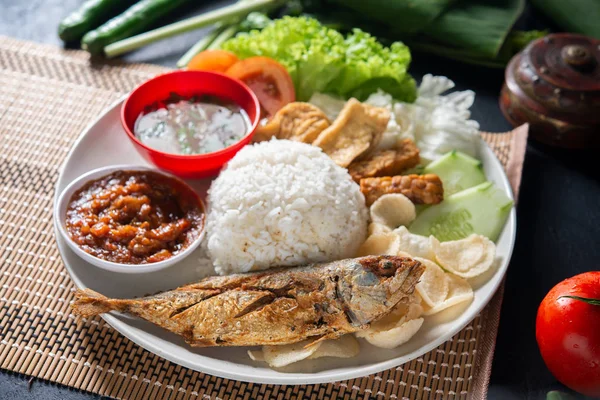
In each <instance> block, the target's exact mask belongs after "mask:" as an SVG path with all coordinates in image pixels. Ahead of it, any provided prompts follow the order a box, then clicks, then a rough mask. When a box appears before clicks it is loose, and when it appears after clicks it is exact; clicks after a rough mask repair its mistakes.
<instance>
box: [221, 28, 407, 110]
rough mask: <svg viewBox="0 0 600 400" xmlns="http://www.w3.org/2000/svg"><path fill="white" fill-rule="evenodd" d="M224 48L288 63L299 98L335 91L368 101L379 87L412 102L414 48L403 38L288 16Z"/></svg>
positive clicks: (247, 55) (236, 38)
mask: <svg viewBox="0 0 600 400" xmlns="http://www.w3.org/2000/svg"><path fill="white" fill-rule="evenodd" d="M222 48H223V49H225V50H229V51H231V52H233V53H235V54H236V55H237V56H238V57H239V58H242V59H243V58H248V57H253V56H266V57H270V58H273V59H275V60H277V61H279V62H280V63H281V64H283V65H284V66H285V67H286V68H287V70H288V72H289V73H290V76H291V77H292V80H293V81H294V86H295V89H296V98H297V99H298V100H301V101H306V100H308V99H309V98H310V97H311V96H312V95H313V93H317V92H325V93H333V94H337V95H340V96H343V97H346V98H349V97H356V98H358V99H359V100H363V99H365V98H366V97H368V96H369V95H370V94H371V93H374V92H376V91H377V90H378V89H383V90H384V91H386V92H388V93H390V94H392V95H393V96H394V97H395V98H397V99H398V100H402V101H407V102H410V101H413V100H414V99H415V97H416V85H415V82H414V80H413V79H412V77H411V76H410V75H409V74H408V73H407V69H408V65H409V63H410V51H409V50H408V48H407V47H406V46H405V45H404V44H402V43H399V42H396V43H393V44H392V45H391V46H390V47H385V46H383V45H382V44H381V43H379V42H378V41H377V40H376V39H375V38H374V37H372V36H371V35H369V34H368V33H365V32H363V31H360V30H355V31H354V32H353V33H352V34H351V35H349V36H348V37H347V38H344V36H343V35H342V34H341V33H339V32H337V31H336V30H333V29H330V28H327V27H325V26H323V25H321V24H320V23H319V22H318V21H317V20H316V19H313V18H307V17H284V18H282V19H279V20H275V21H274V22H273V23H271V24H269V25H268V26H266V27H265V28H264V29H263V30H260V31H259V30H252V31H250V32H247V33H240V34H238V35H237V36H236V37H234V38H232V39H229V40H228V41H226V42H225V43H224V44H223V45H222Z"/></svg>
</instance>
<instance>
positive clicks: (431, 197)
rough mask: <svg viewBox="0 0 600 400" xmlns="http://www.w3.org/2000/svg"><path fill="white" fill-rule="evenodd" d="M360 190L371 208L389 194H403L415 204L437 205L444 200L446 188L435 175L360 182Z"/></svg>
mask: <svg viewBox="0 0 600 400" xmlns="http://www.w3.org/2000/svg"><path fill="white" fill-rule="evenodd" d="M360 190H361V192H362V193H363V195H364V196H365V200H366V203H367V206H370V205H371V204H373V203H374V202H375V200H377V199H378V198H380V197H381V196H383V195H384V194H388V193H401V194H403V195H405V196H406V197H408V198H409V199H410V201H412V202H413V203H415V204H437V203H439V202H441V201H442V200H444V187H443V186H442V181H441V180H440V177H439V176H437V175H435V174H425V175H397V176H383V177H380V178H365V179H361V180H360Z"/></svg>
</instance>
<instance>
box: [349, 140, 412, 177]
mask: <svg viewBox="0 0 600 400" xmlns="http://www.w3.org/2000/svg"><path fill="white" fill-rule="evenodd" d="M419 161H420V157H419V149H418V148H417V146H416V145H415V142H413V141H412V140H410V139H403V140H401V141H400V142H398V144H397V145H396V147H395V148H393V149H387V150H379V151H376V152H375V153H373V154H372V155H370V156H369V157H367V158H365V159H362V160H360V161H354V162H353V163H352V164H350V165H349V166H348V172H349V173H350V175H351V176H352V179H354V180H355V181H356V182H360V180H361V179H363V178H371V177H375V176H392V175H398V174H401V173H402V172H404V171H406V170H407V169H409V168H412V167H414V166H415V165H417V164H419Z"/></svg>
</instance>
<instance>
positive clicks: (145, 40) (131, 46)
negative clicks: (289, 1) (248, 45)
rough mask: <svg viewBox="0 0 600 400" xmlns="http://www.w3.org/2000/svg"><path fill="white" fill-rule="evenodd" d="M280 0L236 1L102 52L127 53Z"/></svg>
mask: <svg viewBox="0 0 600 400" xmlns="http://www.w3.org/2000/svg"><path fill="white" fill-rule="evenodd" d="M282 3H283V1H282V0H253V1H252V2H250V1H248V2H245V1H244V2H238V3H235V4H232V5H230V6H227V7H223V8H219V9H217V10H213V11H209V12H206V13H204V14H202V15H198V16H196V17H192V18H188V19H185V20H183V21H179V22H175V23H173V24H170V25H166V26H163V27H161V28H158V29H154V30H152V31H148V32H145V33H142V34H139V35H136V36H132V37H130V38H127V39H124V40H120V41H118V42H115V43H112V44H110V45H108V46H106V47H105V48H104V54H105V55H106V56H107V57H109V58H111V57H116V56H118V55H121V54H123V53H127V52H128V51H131V50H135V49H138V48H140V47H142V46H145V45H147V44H150V43H153V42H156V41H157V40H161V39H166V38H168V37H171V36H175V35H178V34H180V33H184V32H188V31H191V30H193V29H198V28H204V27H205V26H208V25H210V24H214V23H215V22H220V21H223V20H225V19H231V18H236V17H237V18H244V17H246V15H248V14H250V13H251V12H252V11H258V10H263V9H265V8H271V7H276V6H278V5H280V4H282Z"/></svg>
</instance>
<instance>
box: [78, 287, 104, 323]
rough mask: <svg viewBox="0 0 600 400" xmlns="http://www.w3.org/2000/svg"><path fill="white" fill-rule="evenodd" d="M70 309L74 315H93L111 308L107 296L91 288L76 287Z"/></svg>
mask: <svg viewBox="0 0 600 400" xmlns="http://www.w3.org/2000/svg"><path fill="white" fill-rule="evenodd" d="M71 309H72V310H73V313H74V314H76V315H80V316H82V317H93V316H95V315H98V314H103V313H105V312H108V311H110V310H112V309H113V307H112V306H111V304H110V301H109V299H108V297H106V296H103V295H101V294H100V293H98V292H94V291H93V290H92V289H78V290H77V291H76V292H75V301H74V302H73V304H71Z"/></svg>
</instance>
